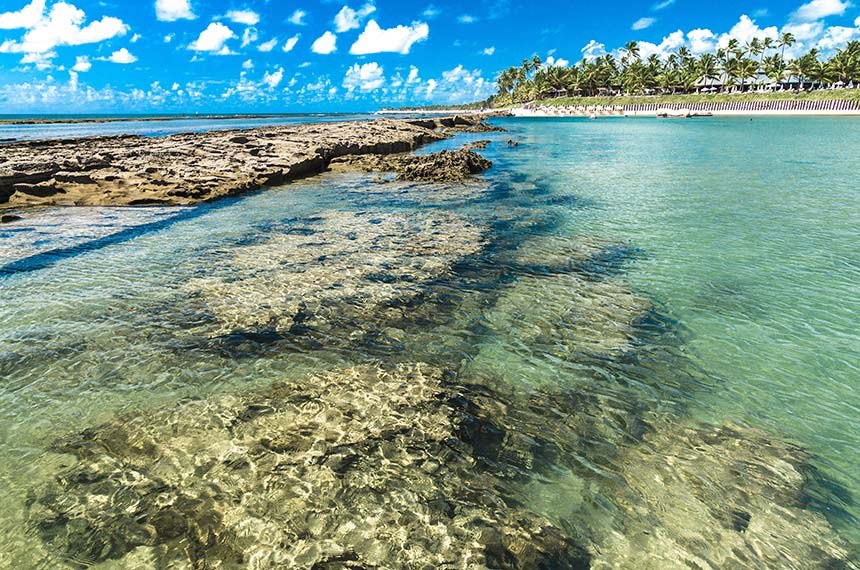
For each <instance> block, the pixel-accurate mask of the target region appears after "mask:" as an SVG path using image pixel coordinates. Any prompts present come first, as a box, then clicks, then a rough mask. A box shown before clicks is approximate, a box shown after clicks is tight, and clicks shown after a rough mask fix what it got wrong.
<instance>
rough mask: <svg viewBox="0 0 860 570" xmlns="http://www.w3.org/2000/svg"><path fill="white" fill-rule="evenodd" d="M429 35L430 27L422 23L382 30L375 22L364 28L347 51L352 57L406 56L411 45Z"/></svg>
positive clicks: (372, 21) (370, 22)
mask: <svg viewBox="0 0 860 570" xmlns="http://www.w3.org/2000/svg"><path fill="white" fill-rule="evenodd" d="M429 35H430V26H428V25H427V24H425V23H424V22H413V23H412V25H411V26H397V27H395V28H389V29H387V30H383V29H382V28H380V27H379V24H377V23H376V21H375V20H371V21H369V22H368V23H367V26H365V28H364V31H363V32H361V35H359V36H358V40H356V42H355V43H354V44H352V47H351V48H350V49H349V53H351V54H353V55H367V54H371V53H383V52H390V53H400V54H404V55H405V54H407V53H409V50H410V49H412V44H414V43H416V42H422V41H424V40H426V39H427V37H428V36H429Z"/></svg>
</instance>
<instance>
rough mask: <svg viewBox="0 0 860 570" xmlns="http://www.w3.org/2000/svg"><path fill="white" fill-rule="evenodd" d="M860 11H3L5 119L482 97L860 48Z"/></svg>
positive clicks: (791, 6) (675, 7) (7, 7)
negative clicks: (519, 81)
mask: <svg viewBox="0 0 860 570" xmlns="http://www.w3.org/2000/svg"><path fill="white" fill-rule="evenodd" d="M855 1H857V0H809V1H807V2H803V1H802V0H797V1H787V0H745V1H738V2H726V1H716V0H705V1H703V0H651V1H640V0H613V1H612V2H593V1H588V2H584V1H579V0H544V1H540V0H528V1H524V0H472V1H470V2H452V1H448V0H433V1H432V2H431V1H429V0H422V1H409V0H376V1H373V0H366V1H365V0H350V1H348V2H347V1H345V0H324V1H317V2H310V1H307V0H133V1H130V2H129V1H122V2H120V1H115V0H0V114H2V113H71V112H103V113H104V112H151V113H158V112H264V111H265V112H289V111H297V112H311V111H313V112H317V111H347V112H348V111H363V110H374V109H377V108H379V107H382V106H400V105H407V104H425V103H437V104H445V103H457V102H464V101H472V100H479V99H483V98H486V97H487V96H488V95H490V94H491V93H492V91H493V85H494V82H495V78H496V77H497V75H498V73H499V71H501V70H502V69H504V68H505V67H507V66H509V65H512V64H516V63H517V62H520V61H522V59H523V58H525V57H530V56H532V55H533V54H538V55H540V56H541V57H542V58H544V59H545V60H549V62H550V63H551V64H554V65H567V64H570V63H573V62H576V61H578V60H580V59H582V58H583V57H593V56H596V55H599V54H601V53H605V52H607V51H608V52H611V51H613V50H617V49H618V48H619V47H621V46H622V45H623V44H624V43H625V42H626V41H628V40H631V39H635V40H638V41H640V42H641V46H642V52H643V55H648V54H650V53H657V54H658V55H660V56H665V55H666V54H668V53H670V52H672V51H674V50H675V49H677V48H678V47H679V46H681V45H686V46H688V47H690V48H691V49H692V50H693V51H694V52H696V53H701V52H705V51H713V50H715V49H716V47H717V46H718V45H719V44H720V43H725V42H726V41H727V40H728V38H729V37H737V38H738V39H740V40H741V41H742V42H743V41H746V40H748V39H749V38H751V37H753V36H756V35H758V36H775V35H776V34H779V33H781V32H783V31H791V32H792V33H794V35H795V36H797V38H798V40H799V42H798V45H796V46H794V48H792V50H790V51H789V53H788V54H787V55H794V54H795V53H801V52H805V51H807V50H808V49H810V48H811V47H818V48H819V49H821V50H822V51H823V52H825V53H827V52H832V51H833V50H835V49H837V48H838V47H840V46H841V45H844V44H845V43H846V42H847V41H849V40H851V39H860V6H857V5H855V4H854V3H853V2H855Z"/></svg>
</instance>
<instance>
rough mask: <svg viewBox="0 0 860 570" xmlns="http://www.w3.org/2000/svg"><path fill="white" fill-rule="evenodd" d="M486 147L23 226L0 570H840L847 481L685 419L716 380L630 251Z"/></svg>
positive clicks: (778, 443)
mask: <svg viewBox="0 0 860 570" xmlns="http://www.w3.org/2000/svg"><path fill="white" fill-rule="evenodd" d="M531 128H532V129H534V130H535V131H538V130H539V128H538V127H531ZM529 134H530V133H529V132H524V133H522V134H521V135H520V136H523V137H525V136H528V135H529ZM506 136H508V135H506ZM502 140H503V139H502ZM461 142H462V139H461V140H458V141H455V142H448V143H443V145H440V146H444V145H445V144H460V143H461ZM498 142H499V141H496V143H495V144H494V145H491V147H490V150H489V151H488V152H489V153H490V154H492V157H491V158H493V159H494V160H495V161H496V163H497V168H496V169H495V170H494V171H491V172H490V173H489V174H488V178H487V180H485V181H476V182H475V183H470V184H468V185H462V186H448V187H441V186H438V185H432V184H427V185H423V184H404V183H399V182H390V183H381V182H379V181H377V180H374V179H373V178H372V177H368V176H359V175H325V176H322V177H319V178H316V179H312V180H308V181H303V182H300V183H296V184H292V185H290V186H288V187H286V188H284V189H282V190H280V189H273V190H269V191H266V192H263V193H259V194H255V195H250V196H247V197H244V198H242V199H236V200H231V201H225V202H223V203H220V204H219V206H218V207H212V206H202V207H200V208H199V209H194V212H195V215H185V216H183V217H181V218H177V219H174V220H171V223H169V224H151V223H147V220H143V219H141V220H138V225H137V226H136V227H137V228H138V231H137V233H135V234H134V235H132V236H129V239H123V240H116V241H104V240H102V241H97V242H94V243H95V245H93V246H92V247H91V248H90V249H88V250H87V251H85V252H84V253H80V252H77V251H76V252H75V253H74V254H63V253H62V252H63V251H65V250H64V248H63V246H64V244H66V242H67V241H68V239H69V238H68V236H67V233H63V232H54V233H53V234H51V232H49V231H47V230H46V238H45V239H46V240H47V243H46V244H45V247H46V248H48V250H51V251H60V252H61V253H60V254H58V255H57V256H56V257H55V258H54V259H53V260H52V263H51V264H46V265H44V266H43V267H41V268H39V269H38V270H33V269H32V268H28V270H18V271H16V270H15V267H16V265H14V263H15V260H14V259H12V260H11V261H10V262H9V263H8V264H7V267H11V269H10V271H8V272H7V273H6V274H5V275H4V276H2V277H0V279H2V281H0V287H2V290H3V297H2V300H0V317H2V318H0V320H1V321H2V323H3V325H2V328H0V373H2V377H3V378H4V379H6V380H5V381H4V383H3V385H2V387H0V414H2V416H0V454H2V458H3V461H2V462H0V506H2V508H3V510H4V513H6V516H4V517H3V519H2V521H0V536H3V537H4V538H3V541H4V544H3V548H2V549H0V552H2V554H0V565H3V566H9V567H28V568H30V567H35V568H56V567H58V566H67V567H80V566H89V565H97V566H98V567H104V568H168V567H169V568H246V567H247V568H273V567H295V568H392V567H403V568H418V567H421V568H440V567H443V568H483V567H489V568H547V569H549V568H553V569H555V568H673V567H684V568H686V567H698V568H730V567H737V568H741V567H770V568H832V567H840V565H841V566H842V567H849V568H850V567H852V566H851V562H850V557H851V550H850V548H851V546H850V543H849V542H848V541H847V540H846V539H845V538H844V536H842V535H840V534H839V533H838V531H837V530H836V529H839V528H841V527H843V526H846V524H850V522H851V521H852V519H851V517H852V515H851V514H850V512H851V508H852V507H851V505H850V497H849V495H850V493H849V492H848V491H847V490H846V489H845V488H844V487H842V486H841V484H840V481H839V480H838V479H835V478H832V477H830V476H829V475H828V473H826V472H825V471H823V470H822V469H820V468H819V467H818V465H817V464H816V461H815V458H814V457H811V456H810V454H809V452H807V451H806V450H805V449H804V448H803V447H802V446H798V445H796V444H795V443H793V442H791V441H790V440H789V439H787V438H785V437H784V434H781V433H777V432H775V431H767V430H762V429H760V428H757V427H752V426H750V425H748V423H749V422H747V421H746V420H747V418H744V417H736V418H735V421H733V422H727V421H724V420H723V419H719V420H717V419H715V420H714V421H712V422H703V421H701V420H699V419H696V417H695V415H694V414H692V413H691V410H692V408H693V407H695V405H696V403H697V402H698V401H699V400H700V399H701V398H702V397H703V395H706V394H710V393H713V392H714V390H715V384H716V383H717V382H716V381H717V380H719V379H718V378H715V375H714V373H713V371H711V370H708V368H707V366H705V364H706V363H704V362H702V361H701V359H699V358H698V356H697V355H696V354H695V353H693V352H692V351H691V348H690V345H691V343H692V342H693V341H694V340H695V336H694V331H692V330H691V329H689V328H688V327H686V326H685V323H683V322H682V321H680V320H679V319H678V318H677V315H676V314H673V312H672V309H671V306H668V307H667V305H666V302H667V299H666V298H659V297H655V296H654V295H652V294H649V293H648V292H647V291H645V290H644V289H641V288H638V287H637V286H636V285H635V284H634V283H635V279H632V277H633V276H634V275H635V271H636V270H637V267H639V266H640V264H642V263H644V262H645V261H646V260H648V259H650V256H651V255H653V253H651V252H650V251H649V249H648V248H647V247H644V246H645V244H640V243H637V242H636V241H635V240H631V239H625V237H624V236H623V235H619V234H617V233H614V232H606V233H605V234H601V233H599V232H590V231H586V228H585V227H583V226H584V225H585V224H578V223H577V222H578V220H581V218H580V216H583V215H585V216H591V215H597V213H599V214H600V215H608V214H606V213H605V212H603V213H600V212H601V208H600V207H599V206H598V204H597V203H596V202H593V201H590V200H588V199H582V198H574V197H571V196H572V194H571V192H570V190H569V188H568V187H567V186H566V184H565V183H564V180H561V179H559V180H558V181H557V182H551V183H550V182H548V181H547V180H544V179H543V177H542V176H540V175H535V172H533V171H532V170H531V168H533V167H529V166H528V164H529V163H527V162H526V163H524V162H523V161H524V160H527V159H528V153H529V152H531V151H530V150H529V145H528V144H523V145H522V146H521V147H520V148H518V149H507V148H506V147H505V146H504V145H500V144H498ZM533 144H537V143H533ZM115 215H116V212H113V211H111V210H105V211H98V210H95V211H90V212H87V216H89V219H90V220H91V222H89V223H91V224H92V225H100V224H106V225H108V226H110V225H111V223H110V222H109V221H106V220H108V216H115ZM152 215H155V216H157V215H158V212H155V211H153V213H152ZM116 227H117V229H118V231H120V230H122V229H123V228H124V227H125V226H123V225H121V224H120V225H117V226H116ZM52 236H53V237H52ZM9 249H10V250H11V252H12V253H11V254H12V255H14V251H15V248H14V247H12V248H9ZM19 255H20V256H21V257H24V256H32V255H33V253H32V252H29V251H21V252H20V254H19ZM10 264H11V265H10ZM738 283H743V281H742V280H741V281H738ZM713 287H714V291H713V292H712V294H711V295H709V298H712V299H713V298H715V297H716V301H714V302H719V303H721V304H725V303H726V302H735V301H721V300H719V295H716V293H718V292H724V296H728V298H729V300H731V298H732V296H733V295H735V296H741V295H743V293H742V291H743V290H744V289H738V290H739V291H741V293H737V292H735V289H732V288H730V286H729V285H726V284H720V283H719V282H717V281H714V285H713ZM738 287H740V285H738ZM737 302H740V301H737ZM703 307H704V308H703ZM697 310H709V309H707V306H706V305H705V304H702V305H699V306H698V308H697ZM753 317H754V315H749V316H748V317H747V318H753Z"/></svg>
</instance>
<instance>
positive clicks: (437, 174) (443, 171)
mask: <svg viewBox="0 0 860 570" xmlns="http://www.w3.org/2000/svg"><path fill="white" fill-rule="evenodd" d="M481 142H483V141H481ZM491 166H493V163H492V162H490V161H489V160H487V159H486V158H484V157H482V156H481V155H479V154H477V153H475V152H472V151H471V150H470V147H469V146H467V147H464V148H462V149H460V150H443V151H440V152H434V153H432V154H423V155H410V154H400V155H391V156H386V155H381V154H366V155H361V156H356V155H353V156H343V157H340V158H336V159H334V160H333V161H332V162H331V168H332V169H333V170H338V171H343V170H359V171H363V172H394V173H396V174H397V178H398V179H399V180H411V181H415V182H461V181H463V180H466V179H468V178H469V177H470V176H472V175H473V174H478V173H480V172H483V171H485V170H487V169H488V168H490V167H491Z"/></svg>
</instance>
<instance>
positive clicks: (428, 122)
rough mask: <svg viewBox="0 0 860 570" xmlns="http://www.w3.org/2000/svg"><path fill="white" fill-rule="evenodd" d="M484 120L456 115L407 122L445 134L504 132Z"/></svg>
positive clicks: (483, 117)
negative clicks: (441, 131) (444, 132)
mask: <svg viewBox="0 0 860 570" xmlns="http://www.w3.org/2000/svg"><path fill="white" fill-rule="evenodd" d="M486 119H487V117H486V115H456V116H454V117H437V118H429V119H412V120H409V121H408V122H409V124H412V125H416V126H420V127H424V128H426V129H438V130H443V131H446V132H461V133H493V132H504V131H505V129H503V128H501V127H497V126H495V125H491V124H489V123H487V121H486Z"/></svg>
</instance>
